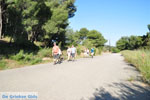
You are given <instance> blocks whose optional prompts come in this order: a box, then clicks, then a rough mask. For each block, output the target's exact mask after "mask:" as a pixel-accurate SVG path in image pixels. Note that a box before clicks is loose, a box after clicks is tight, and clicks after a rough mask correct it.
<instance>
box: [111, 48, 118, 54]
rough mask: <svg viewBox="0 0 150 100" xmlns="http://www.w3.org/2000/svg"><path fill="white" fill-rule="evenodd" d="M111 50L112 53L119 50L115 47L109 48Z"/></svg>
mask: <svg viewBox="0 0 150 100" xmlns="http://www.w3.org/2000/svg"><path fill="white" fill-rule="evenodd" d="M111 52H112V53H118V52H120V50H119V49H118V48H116V47H113V48H111Z"/></svg>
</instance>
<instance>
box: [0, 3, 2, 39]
mask: <svg viewBox="0 0 150 100" xmlns="http://www.w3.org/2000/svg"><path fill="white" fill-rule="evenodd" d="M1 38H2V5H1V4H0V39H1Z"/></svg>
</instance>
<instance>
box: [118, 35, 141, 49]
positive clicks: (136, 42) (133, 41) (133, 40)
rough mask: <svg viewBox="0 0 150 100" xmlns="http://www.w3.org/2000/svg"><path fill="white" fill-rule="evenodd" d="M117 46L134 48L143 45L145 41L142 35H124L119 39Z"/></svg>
mask: <svg viewBox="0 0 150 100" xmlns="http://www.w3.org/2000/svg"><path fill="white" fill-rule="evenodd" d="M116 44H117V48H118V49H119V50H133V49H138V48H140V47H141V46H142V44H143V41H142V37H140V36H130V37H122V38H121V39H119V40H118V41H117V43H116Z"/></svg>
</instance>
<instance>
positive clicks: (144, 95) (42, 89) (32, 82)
mask: <svg viewBox="0 0 150 100" xmlns="http://www.w3.org/2000/svg"><path fill="white" fill-rule="evenodd" d="M139 76H140V75H139V73H138V72H137V71H136V69H135V68H134V67H133V66H131V65H129V64H127V63H125V62H124V58H123V57H122V56H121V55H120V54H103V55H101V56H96V57H94V58H93V59H92V58H82V59H78V60H76V61H75V62H67V61H64V62H63V63H62V64H58V65H53V64H52V63H48V64H40V65H34V66H30V67H24V68H17V69H11V70H4V71H0V92H37V93H38V100H150V88H149V87H148V86H147V85H145V84H143V83H142V82H140V81H138V80H139Z"/></svg>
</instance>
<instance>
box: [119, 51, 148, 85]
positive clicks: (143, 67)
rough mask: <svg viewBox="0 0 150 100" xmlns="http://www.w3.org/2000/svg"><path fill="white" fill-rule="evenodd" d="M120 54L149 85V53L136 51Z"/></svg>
mask: <svg viewBox="0 0 150 100" xmlns="http://www.w3.org/2000/svg"><path fill="white" fill-rule="evenodd" d="M121 53H122V55H123V56H124V57H125V60H126V61H128V62H129V63H131V64H133V65H134V66H135V67H136V68H137V69H138V70H139V71H140V72H141V73H142V75H143V78H144V80H145V81H147V82H148V83H149V84H150V61H149V59H150V51H149V50H136V51H123V52H121Z"/></svg>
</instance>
